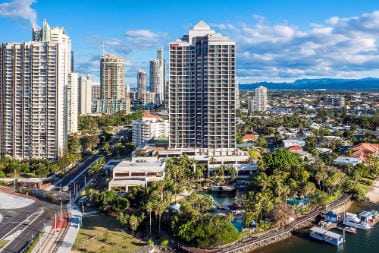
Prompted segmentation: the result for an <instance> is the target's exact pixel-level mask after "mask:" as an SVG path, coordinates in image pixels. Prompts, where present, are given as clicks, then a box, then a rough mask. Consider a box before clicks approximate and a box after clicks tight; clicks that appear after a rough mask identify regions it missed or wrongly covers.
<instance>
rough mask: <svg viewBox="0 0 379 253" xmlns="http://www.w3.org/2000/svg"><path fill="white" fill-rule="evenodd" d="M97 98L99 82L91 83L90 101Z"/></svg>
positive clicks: (92, 101)
mask: <svg viewBox="0 0 379 253" xmlns="http://www.w3.org/2000/svg"><path fill="white" fill-rule="evenodd" d="M98 99H100V85H99V84H92V86H91V103H94V102H95V101H96V100H98Z"/></svg>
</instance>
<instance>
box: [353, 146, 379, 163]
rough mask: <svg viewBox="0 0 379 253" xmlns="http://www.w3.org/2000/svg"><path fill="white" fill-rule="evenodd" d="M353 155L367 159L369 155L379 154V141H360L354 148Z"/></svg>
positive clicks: (363, 159)
mask: <svg viewBox="0 0 379 253" xmlns="http://www.w3.org/2000/svg"><path fill="white" fill-rule="evenodd" d="M351 151H352V155H351V156H352V157H355V158H359V159H360V160H362V161H365V160H366V159H367V157H368V156H369V155H372V156H379V143H360V144H358V145H356V146H354V147H353V148H352V149H351Z"/></svg>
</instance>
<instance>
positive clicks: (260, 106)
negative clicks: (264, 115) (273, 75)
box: [253, 86, 267, 112]
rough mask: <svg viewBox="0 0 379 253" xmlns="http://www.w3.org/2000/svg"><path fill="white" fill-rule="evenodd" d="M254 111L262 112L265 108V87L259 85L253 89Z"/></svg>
mask: <svg viewBox="0 0 379 253" xmlns="http://www.w3.org/2000/svg"><path fill="white" fill-rule="evenodd" d="M253 108H254V111H258V112H264V111H265V110H266V109H267V88H266V87H263V86H259V87H257V88H256V89H255V96H254V107H253Z"/></svg>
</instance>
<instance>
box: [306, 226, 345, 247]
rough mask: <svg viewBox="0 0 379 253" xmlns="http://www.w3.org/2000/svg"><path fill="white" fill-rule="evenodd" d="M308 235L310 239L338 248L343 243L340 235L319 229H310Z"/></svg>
mask: <svg viewBox="0 0 379 253" xmlns="http://www.w3.org/2000/svg"><path fill="white" fill-rule="evenodd" d="M309 235H310V237H312V238H315V239H317V240H320V241H325V242H327V243H330V244H333V245H336V246H339V245H341V244H342V243H343V242H344V240H343V236H342V235H340V234H337V233H334V232H330V231H328V230H326V229H323V228H320V227H313V228H311V232H310V233H309Z"/></svg>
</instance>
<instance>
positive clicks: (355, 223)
mask: <svg viewBox="0 0 379 253" xmlns="http://www.w3.org/2000/svg"><path fill="white" fill-rule="evenodd" d="M342 223H343V224H344V225H346V226H349V227H353V228H359V229H371V228H372V226H371V225H370V224H369V223H367V222H366V221H364V220H361V219H360V218H359V217H358V215H357V214H355V213H349V212H346V214H345V218H344V219H343V222H342Z"/></svg>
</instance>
